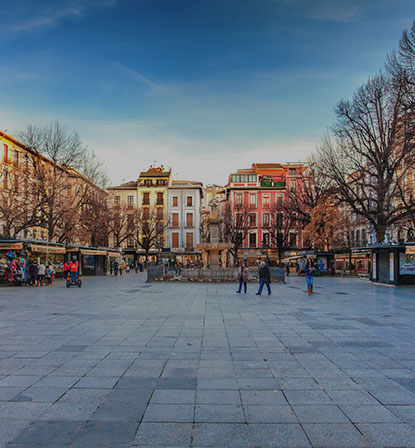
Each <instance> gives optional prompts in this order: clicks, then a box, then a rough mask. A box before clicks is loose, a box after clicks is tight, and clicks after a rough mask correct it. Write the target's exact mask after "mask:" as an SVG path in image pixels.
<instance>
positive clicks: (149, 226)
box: [134, 207, 169, 265]
mask: <svg viewBox="0 0 415 448" xmlns="http://www.w3.org/2000/svg"><path fill="white" fill-rule="evenodd" d="M134 217H135V219H134V236H135V241H136V243H137V245H138V246H139V247H141V248H142V249H143V250H144V251H145V257H146V265H147V263H148V256H149V253H150V250H151V249H152V248H153V247H154V248H159V247H160V248H161V247H162V245H163V235H164V232H165V230H166V229H167V227H168V223H169V221H168V220H165V219H164V217H163V216H160V215H159V214H158V212H157V209H156V208H155V207H143V208H141V209H138V210H136V211H135V214H134Z"/></svg>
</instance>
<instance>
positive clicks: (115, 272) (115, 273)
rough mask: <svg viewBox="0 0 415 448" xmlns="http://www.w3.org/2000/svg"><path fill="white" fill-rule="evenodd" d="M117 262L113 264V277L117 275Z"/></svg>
mask: <svg viewBox="0 0 415 448" xmlns="http://www.w3.org/2000/svg"><path fill="white" fill-rule="evenodd" d="M118 266H119V265H118V261H115V262H114V275H118Z"/></svg>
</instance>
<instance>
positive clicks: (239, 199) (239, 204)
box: [235, 193, 243, 207]
mask: <svg viewBox="0 0 415 448" xmlns="http://www.w3.org/2000/svg"><path fill="white" fill-rule="evenodd" d="M242 200H243V195H242V193H235V204H236V206H237V207H242Z"/></svg>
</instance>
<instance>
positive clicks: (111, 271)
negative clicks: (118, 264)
mask: <svg viewBox="0 0 415 448" xmlns="http://www.w3.org/2000/svg"><path fill="white" fill-rule="evenodd" d="M113 272H114V262H113V261H111V262H110V275H112V273H113Z"/></svg>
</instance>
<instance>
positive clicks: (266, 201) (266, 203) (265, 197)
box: [262, 194, 269, 208]
mask: <svg viewBox="0 0 415 448" xmlns="http://www.w3.org/2000/svg"><path fill="white" fill-rule="evenodd" d="M262 206H263V207H266V208H268V207H269V194H264V195H262Z"/></svg>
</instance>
